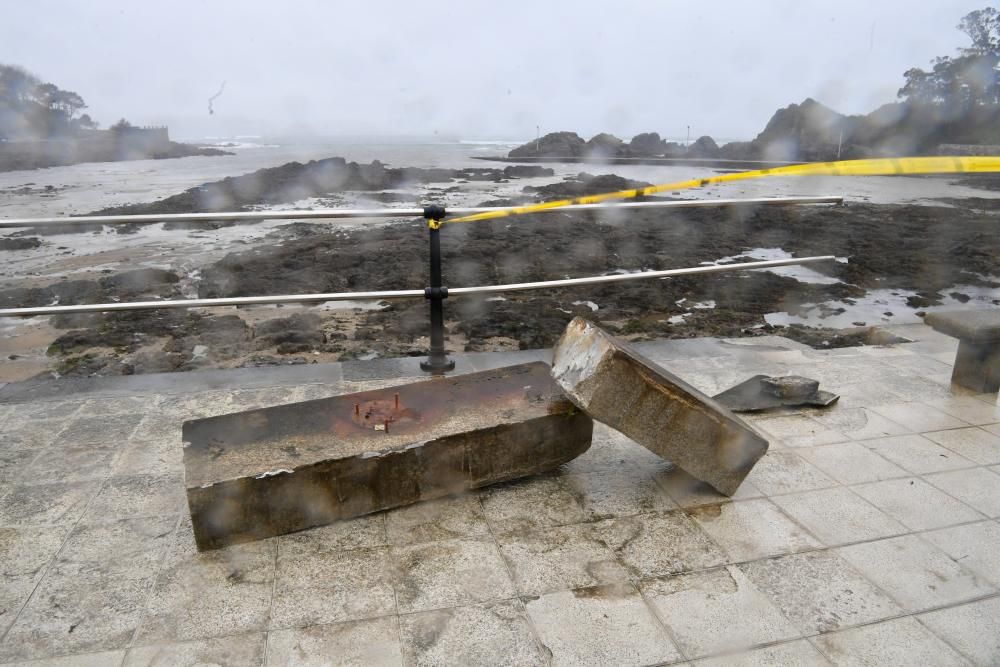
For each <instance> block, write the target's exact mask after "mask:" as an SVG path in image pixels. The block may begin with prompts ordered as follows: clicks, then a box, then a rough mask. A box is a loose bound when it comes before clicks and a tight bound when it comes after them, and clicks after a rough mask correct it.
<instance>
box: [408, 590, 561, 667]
mask: <svg viewBox="0 0 1000 667" xmlns="http://www.w3.org/2000/svg"><path fill="white" fill-rule="evenodd" d="M399 626H400V635H401V639H402V645H403V657H404V660H405V662H406V664H408V665H446V664H455V665H546V664H548V661H547V660H546V658H547V655H546V653H545V652H544V651H543V649H542V647H541V646H539V644H538V641H537V640H536V639H535V636H534V633H533V632H532V630H531V626H530V624H529V621H528V618H527V614H526V613H525V611H524V605H523V604H522V603H521V602H520V601H519V600H503V601H500V602H492V603H488V604H481V605H472V606H467V607H452V608H451V609H438V610H434V611H425V612H420V613H416V614H407V615H404V616H401V617H400V618H399Z"/></svg>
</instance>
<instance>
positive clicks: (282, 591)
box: [269, 542, 396, 629]
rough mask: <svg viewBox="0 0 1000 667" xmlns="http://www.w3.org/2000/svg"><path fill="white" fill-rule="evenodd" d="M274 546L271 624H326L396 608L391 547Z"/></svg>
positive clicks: (366, 616)
mask: <svg viewBox="0 0 1000 667" xmlns="http://www.w3.org/2000/svg"><path fill="white" fill-rule="evenodd" d="M293 545H294V543H291V544H290V543H287V542H282V543H281V544H280V545H279V548H278V566H277V570H276V573H275V583H274V598H273V602H272V603H271V620H270V623H269V625H270V627H271V628H272V629H274V628H289V627H303V626H307V625H325V624H328V623H337V622H341V621H355V620H360V619H364V618H375V617H379V616H388V615H390V614H394V613H396V599H395V593H394V591H393V579H392V559H391V557H390V555H389V547H371V548H367V549H351V550H347V551H340V550H326V549H314V548H308V547H307V548H296V547H297V546H300V545H294V546H293Z"/></svg>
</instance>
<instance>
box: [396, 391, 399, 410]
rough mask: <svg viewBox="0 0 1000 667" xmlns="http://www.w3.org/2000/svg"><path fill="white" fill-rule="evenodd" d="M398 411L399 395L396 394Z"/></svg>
mask: <svg viewBox="0 0 1000 667" xmlns="http://www.w3.org/2000/svg"><path fill="white" fill-rule="evenodd" d="M396 409H397V410H399V394H398V393H397V394H396Z"/></svg>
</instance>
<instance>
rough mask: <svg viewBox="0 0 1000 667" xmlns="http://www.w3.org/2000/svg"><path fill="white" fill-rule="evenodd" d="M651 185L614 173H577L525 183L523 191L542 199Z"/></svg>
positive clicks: (594, 193) (578, 195)
mask: <svg viewBox="0 0 1000 667" xmlns="http://www.w3.org/2000/svg"><path fill="white" fill-rule="evenodd" d="M649 185H651V184H650V183H646V182H645V181H633V180H630V179H628V178H622V177H621V176H616V175H614V174H604V175H603V176H590V174H583V173H581V174H579V175H578V176H577V179H576V180H573V181H561V182H559V183H552V184H550V185H540V186H533V185H527V186H525V188H524V191H525V192H533V193H537V194H538V195H539V196H541V197H542V198H543V199H553V198H559V199H561V198H566V197H582V196H584V195H596V194H601V193H603V192H614V191H616V190H632V189H636V188H644V187H647V186H649Z"/></svg>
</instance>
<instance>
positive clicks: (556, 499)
mask: <svg viewBox="0 0 1000 667" xmlns="http://www.w3.org/2000/svg"><path fill="white" fill-rule="evenodd" d="M480 497H481V498H482V502H483V509H484V510H485V512H486V519H487V520H488V521H489V524H490V526H491V528H492V529H493V530H494V531H495V532H497V533H504V532H509V531H519V530H526V529H530V528H539V527H542V526H559V525H564V524H571V523H580V522H582V521H585V520H586V519H587V515H586V513H585V512H584V511H583V507H581V506H580V502H579V501H578V500H577V497H576V496H575V495H574V494H573V493H571V492H570V490H569V489H567V488H566V486H565V483H564V481H563V480H562V479H560V478H559V477H555V476H551V475H549V476H541V475H539V476H536V477H530V478H528V479H524V480H520V481H517V482H511V483H508V484H497V485H495V486H491V487H488V488H486V489H483V490H482V491H480Z"/></svg>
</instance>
